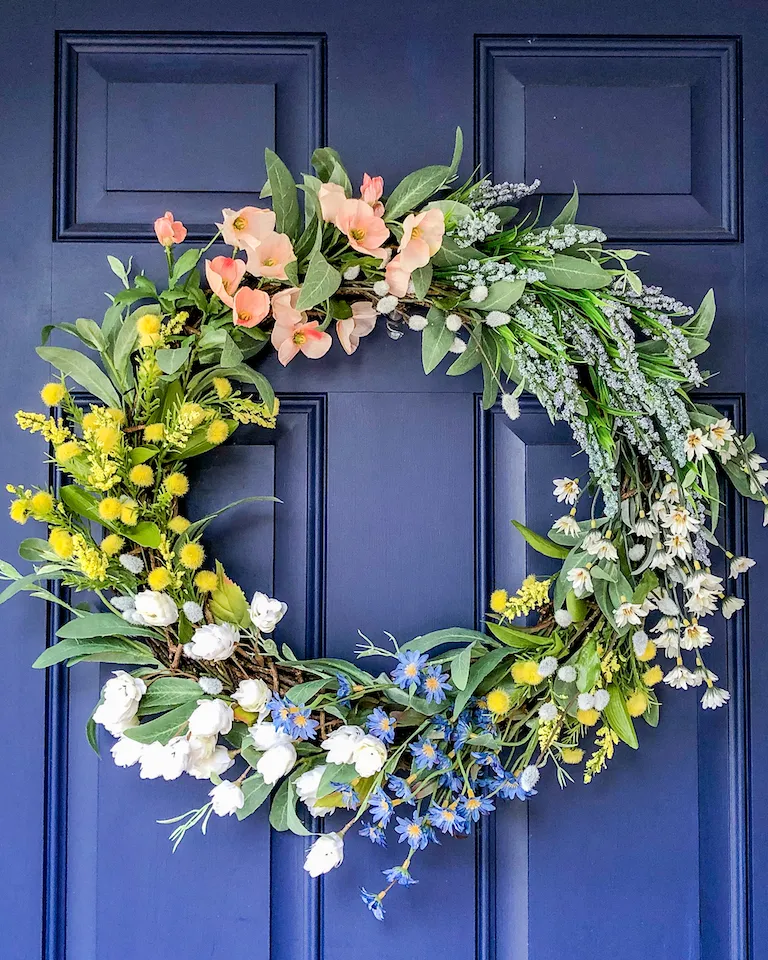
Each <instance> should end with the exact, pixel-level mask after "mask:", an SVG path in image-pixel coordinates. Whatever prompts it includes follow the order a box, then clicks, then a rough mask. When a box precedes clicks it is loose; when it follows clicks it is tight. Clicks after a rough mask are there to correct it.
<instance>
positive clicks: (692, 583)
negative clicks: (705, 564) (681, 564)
mask: <svg viewBox="0 0 768 960" xmlns="http://www.w3.org/2000/svg"><path fill="white" fill-rule="evenodd" d="M685 589H686V590H689V591H691V593H698V591H700V590H709V591H710V592H711V593H722V590H723V580H722V577H716V576H715V575H714V574H713V573H710V572H709V571H708V570H699V571H698V573H694V575H693V576H692V577H690V578H689V579H688V580H687V581H686V583H685Z"/></svg>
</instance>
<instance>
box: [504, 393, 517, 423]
mask: <svg viewBox="0 0 768 960" xmlns="http://www.w3.org/2000/svg"><path fill="white" fill-rule="evenodd" d="M501 409H502V410H503V411H504V413H506V415H507V416H508V417H509V419H510V420H517V419H518V418H519V416H520V404H519V403H518V400H517V397H516V396H515V395H514V394H513V393H502V395H501Z"/></svg>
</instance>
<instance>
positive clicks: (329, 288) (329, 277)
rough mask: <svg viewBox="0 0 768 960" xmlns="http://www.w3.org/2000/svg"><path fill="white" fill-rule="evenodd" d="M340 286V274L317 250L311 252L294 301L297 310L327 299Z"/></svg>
mask: <svg viewBox="0 0 768 960" xmlns="http://www.w3.org/2000/svg"><path fill="white" fill-rule="evenodd" d="M340 286H341V274H340V273H339V271H338V270H336V269H335V267H332V266H331V265H330V263H328V261H327V260H326V259H325V257H324V256H323V255H322V253H321V252H320V251H319V250H316V251H315V252H314V253H313V254H312V258H311V260H310V261H309V266H308V267H307V273H306V276H305V277H304V283H303V284H302V287H301V293H300V294H299V298H298V300H297V301H296V309H297V310H309V309H311V308H312V307H314V306H316V305H317V304H318V303H322V302H323V301H324V300H328V299H329V297H332V296H333V295H334V293H336V291H337V290H338V289H339V287H340Z"/></svg>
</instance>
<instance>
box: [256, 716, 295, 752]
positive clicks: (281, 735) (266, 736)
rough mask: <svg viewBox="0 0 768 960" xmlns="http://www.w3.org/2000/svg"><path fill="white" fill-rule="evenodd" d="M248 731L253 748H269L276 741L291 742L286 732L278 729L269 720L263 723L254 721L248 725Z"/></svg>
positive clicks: (276, 742)
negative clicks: (250, 725) (251, 724)
mask: <svg viewBox="0 0 768 960" xmlns="http://www.w3.org/2000/svg"><path fill="white" fill-rule="evenodd" d="M248 733H249V734H250V735H251V739H252V740H253V746H254V749H255V750H269V749H270V747H274V746H275V745H276V744H278V743H290V742H291V738H290V737H289V736H288V734H287V733H286V732H285V731H284V730H278V728H277V727H276V726H275V725H274V723H272V721H271V720H268V721H266V722H265V723H261V722H259V723H254V724H253V726H252V727H248Z"/></svg>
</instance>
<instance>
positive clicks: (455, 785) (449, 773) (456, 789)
mask: <svg viewBox="0 0 768 960" xmlns="http://www.w3.org/2000/svg"><path fill="white" fill-rule="evenodd" d="M437 782H438V783H439V784H440V786H441V787H447V788H448V790H450V791H451V793H460V792H461V791H462V790H463V789H464V781H463V780H462V779H461V777H460V776H459V775H458V773H456V771H455V770H446V772H445V773H441V774H440V777H439V779H438V781H437Z"/></svg>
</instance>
